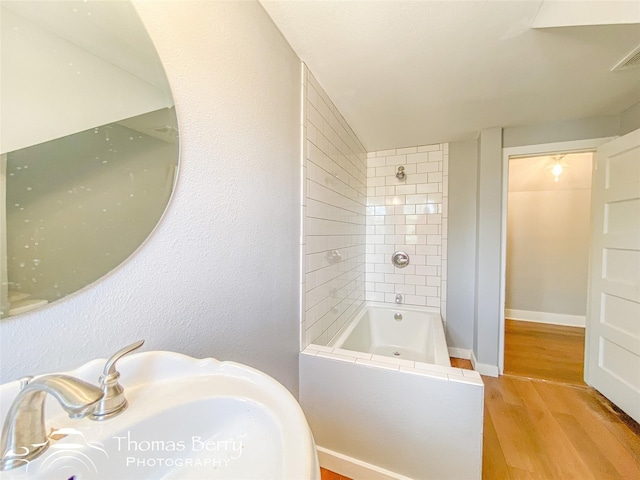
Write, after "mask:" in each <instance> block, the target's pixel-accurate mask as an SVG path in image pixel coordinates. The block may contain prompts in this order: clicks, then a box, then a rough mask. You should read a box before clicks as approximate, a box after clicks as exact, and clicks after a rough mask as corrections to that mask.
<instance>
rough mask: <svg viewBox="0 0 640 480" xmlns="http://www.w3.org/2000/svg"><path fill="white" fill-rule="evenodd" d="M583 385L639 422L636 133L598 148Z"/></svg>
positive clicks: (639, 133)
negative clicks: (590, 387)
mask: <svg viewBox="0 0 640 480" xmlns="http://www.w3.org/2000/svg"><path fill="white" fill-rule="evenodd" d="M591 208H592V240H591V241H592V245H591V263H590V278H589V283H590V284H589V303H588V309H587V348H586V353H585V366H586V368H585V381H586V382H587V383H588V384H590V385H592V386H593V387H595V388H596V389H597V390H599V391H600V392H601V393H602V394H603V395H604V396H605V397H607V398H608V399H609V400H611V401H612V402H613V403H615V404H616V405H617V406H618V407H620V408H621V409H622V410H624V411H625V412H626V413H627V414H628V415H630V416H631V417H633V418H634V419H635V420H636V421H638V422H640V129H639V130H636V131H634V132H632V133H629V134H627V135H625V136H623V137H620V138H618V139H616V140H613V141H612V142H609V143H607V144H605V145H602V146H601V147H600V148H598V152H597V155H596V164H595V172H594V180H593V193H592V205H591Z"/></svg>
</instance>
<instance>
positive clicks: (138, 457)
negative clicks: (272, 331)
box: [0, 352, 320, 480]
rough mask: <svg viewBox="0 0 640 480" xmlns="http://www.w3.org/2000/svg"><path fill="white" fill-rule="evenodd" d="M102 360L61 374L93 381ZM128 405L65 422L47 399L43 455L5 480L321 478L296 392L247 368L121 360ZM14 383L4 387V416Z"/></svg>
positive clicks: (157, 357)
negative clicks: (47, 439) (48, 434)
mask: <svg viewBox="0 0 640 480" xmlns="http://www.w3.org/2000/svg"><path fill="white" fill-rule="evenodd" d="M104 363H105V360H94V361H92V362H89V363H87V364H86V365H83V366H82V367H80V368H78V369H76V370H74V371H71V372H66V373H68V374H69V375H72V376H74V377H77V378H81V379H83V380H86V381H88V382H90V383H93V384H96V383H97V380H98V378H99V376H100V374H101V372H102V369H103V367H104ZM118 370H119V371H120V373H121V379H120V383H121V384H122V385H123V387H124V388H125V394H126V397H127V399H128V401H129V408H128V409H127V410H125V411H124V412H123V413H122V414H120V415H118V416H116V417H114V418H111V419H109V420H106V421H103V422H93V421H91V420H88V419H82V420H71V419H69V417H68V416H67V415H66V414H65V413H64V411H62V409H61V408H60V407H59V406H58V404H57V402H56V401H55V399H53V398H49V399H47V406H46V409H47V414H46V424H47V428H48V429H50V428H54V429H57V431H56V432H55V433H54V435H53V437H52V438H58V437H63V438H59V439H57V440H51V443H50V446H49V448H48V450H47V451H45V452H44V454H42V455H41V456H40V457H38V458H37V459H35V460H33V461H32V462H31V463H29V464H28V465H26V466H24V467H20V468H17V469H14V470H10V471H7V472H2V475H1V477H2V479H5V478H6V479H7V480H8V479H14V478H15V479H18V478H34V479H36V478H38V479H39V478H51V479H62V480H67V479H69V478H71V477H73V476H75V480H85V479H86V480H88V479H105V480H112V479H122V480H125V479H132V480H133V479H135V480H140V479H181V480H182V479H256V480H267V479H274V480H282V479H295V480H303V479H304V480H306V479H314V480H315V479H319V478H320V471H319V467H318V460H317V455H316V450H315V445H314V442H313V438H312V436H311V432H310V430H309V427H308V425H307V421H306V419H305V417H304V414H303V413H302V410H301V408H300V406H299V405H298V403H297V402H296V400H295V399H294V398H293V396H292V395H291V394H290V393H289V392H288V391H287V390H286V389H285V388H284V387H283V386H282V385H281V384H279V383H278V382H277V381H275V380H274V379H273V378H271V377H269V376H268V375H266V374H264V373H262V372H259V371H257V370H255V369H253V368H250V367H247V366H245V365H241V364H237V363H233V362H219V361H217V360H215V359H212V358H208V359H203V360H198V359H194V358H191V357H187V356H184V355H180V354H176V353H170V352H144V353H139V354H134V355H130V356H127V357H124V358H122V359H121V360H120V361H119V362H118ZM18 388H19V386H18V382H12V383H9V384H5V385H2V386H1V387H0V413H1V414H2V418H4V417H5V416H6V411H7V410H8V408H9V406H10V404H11V402H12V401H13V398H14V397H15V396H16V394H17V392H18Z"/></svg>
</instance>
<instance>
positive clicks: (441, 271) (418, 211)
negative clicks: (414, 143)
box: [365, 143, 449, 320]
mask: <svg viewBox="0 0 640 480" xmlns="http://www.w3.org/2000/svg"><path fill="white" fill-rule="evenodd" d="M448 161H449V144H448V143H440V144H436V145H423V146H418V147H409V148H398V149H393V150H383V151H378V152H369V153H368V154H367V192H366V193H367V202H366V203H367V221H366V224H367V229H366V231H367V255H366V284H365V289H366V299H367V300H372V301H376V302H387V303H394V302H395V298H396V295H397V294H401V295H402V296H403V303H405V304H408V305H422V306H427V307H440V311H441V314H442V318H443V319H445V320H446V312H447V304H446V290H447V195H448V190H447V183H448V175H449V171H448ZM400 166H402V167H404V173H405V177H404V179H402V180H400V179H398V178H396V173H397V172H398V167H400ZM399 250H400V251H404V252H406V253H407V254H409V257H410V263H409V265H408V266H406V267H404V268H397V267H395V266H394V265H393V264H392V263H391V256H392V254H393V253H394V252H396V251H399Z"/></svg>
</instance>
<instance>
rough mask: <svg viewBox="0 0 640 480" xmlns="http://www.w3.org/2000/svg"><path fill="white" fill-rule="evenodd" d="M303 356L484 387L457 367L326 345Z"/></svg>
mask: <svg viewBox="0 0 640 480" xmlns="http://www.w3.org/2000/svg"><path fill="white" fill-rule="evenodd" d="M301 354H302V355H310V356H318V357H323V358H328V359H330V360H336V361H340V362H348V363H355V364H357V365H363V366H367V367H373V368H383V369H386V370H394V371H397V372H404V373H410V374H413V375H421V376H425V377H431V378H438V379H441V380H446V381H450V382H460V383H468V384H471V385H484V384H483V383H482V378H481V377H480V374H479V373H478V372H476V371H474V370H465V369H462V368H456V367H444V366H441V365H433V364H430V363H422V362H414V361H412V360H404V359H400V358H391V357H385V356H382V355H375V354H371V353H364V352H356V351H352V350H345V349H342V348H334V347H326V346H324V345H315V344H311V345H309V346H308V347H307V348H305V349H304V350H303V351H302V352H301Z"/></svg>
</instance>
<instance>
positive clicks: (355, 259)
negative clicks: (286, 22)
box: [300, 64, 367, 349]
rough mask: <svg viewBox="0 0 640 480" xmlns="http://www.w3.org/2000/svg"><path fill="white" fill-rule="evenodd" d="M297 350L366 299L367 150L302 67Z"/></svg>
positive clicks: (329, 332)
mask: <svg viewBox="0 0 640 480" xmlns="http://www.w3.org/2000/svg"><path fill="white" fill-rule="evenodd" d="M302 95H303V97H302V105H303V109H302V145H303V147H302V185H303V188H302V199H301V201H302V210H301V215H302V219H301V225H302V232H301V262H300V263H301V270H302V272H301V282H302V285H301V290H302V301H301V321H302V325H301V329H300V332H301V339H300V343H301V349H304V348H305V347H306V346H307V345H309V343H316V344H321V345H326V344H327V342H328V341H329V340H330V339H331V337H333V336H334V335H335V334H336V333H337V332H338V330H340V328H342V327H343V326H344V324H345V323H346V322H347V321H348V320H349V319H350V318H351V317H352V315H353V314H354V313H355V312H356V311H357V310H358V309H359V308H360V306H361V305H362V304H363V302H364V296H365V294H364V281H365V279H364V276H365V271H364V270H365V269H364V263H365V244H366V239H365V221H366V212H365V203H366V195H367V192H366V190H367V174H366V172H367V167H366V162H367V153H366V150H365V148H364V147H363V145H362V143H361V142H360V140H359V139H358V137H357V136H356V135H355V133H354V132H353V130H351V127H349V124H348V123H347V122H346V120H345V119H344V118H343V117H342V115H341V114H340V112H339V111H338V109H337V108H336V107H335V105H334V104H333V102H332V101H331V100H330V99H329V97H328V96H327V94H326V93H325V92H324V90H323V89H322V87H321V86H320V85H319V84H318V81H317V80H316V79H315V78H314V76H313V75H312V74H311V72H309V70H308V68H307V67H306V66H305V65H304V64H302Z"/></svg>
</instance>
